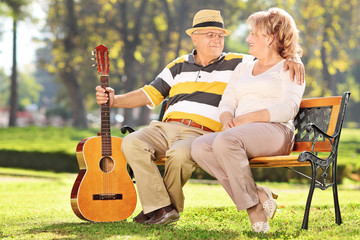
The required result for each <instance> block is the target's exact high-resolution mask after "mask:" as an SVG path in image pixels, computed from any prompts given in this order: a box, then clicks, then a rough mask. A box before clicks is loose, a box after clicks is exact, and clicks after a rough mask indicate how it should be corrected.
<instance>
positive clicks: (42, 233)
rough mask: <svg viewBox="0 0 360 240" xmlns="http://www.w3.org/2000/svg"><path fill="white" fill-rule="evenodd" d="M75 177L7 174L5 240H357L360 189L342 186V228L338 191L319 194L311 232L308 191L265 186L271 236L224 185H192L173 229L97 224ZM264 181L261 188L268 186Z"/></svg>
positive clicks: (2, 172)
mask: <svg viewBox="0 0 360 240" xmlns="http://www.w3.org/2000/svg"><path fill="white" fill-rule="evenodd" d="M75 178H76V174H64V173H63V174H56V173H51V172H38V171H30V170H19V169H9V168H0V192H1V201H0V238H1V239H267V238H269V239H358V238H359V237H360V228H359V225H360V215H359V214H358V209H359V208H360V201H359V200H360V184H359V183H358V182H357V183H356V182H349V181H350V180H346V181H347V182H346V184H343V185H341V186H340V189H339V198H340V206H341V213H342V218H343V224H341V225H340V226H338V225H336V224H335V220H334V209H333V202H332V193H331V190H327V191H321V190H319V189H316V191H315V194H314V199H313V203H312V208H311V212H310V223H309V230H307V231H306V230H300V227H301V223H302V218H303V212H304V208H305V207H304V205H305V202H306V197H307V193H308V187H307V185H299V184H287V183H266V185H267V186H269V187H271V188H272V189H273V190H274V191H276V192H277V193H279V195H280V196H279V199H278V200H277V203H278V205H279V209H278V211H277V213H276V215H275V218H274V219H273V220H272V221H271V222H270V225H271V231H270V233H268V234H265V235H264V234H255V233H253V232H252V231H251V228H250V223H249V220H248V217H247V214H246V212H245V211H240V212H237V211H236V208H235V206H234V204H233V203H232V202H231V199H230V198H229V197H228V196H227V194H226V193H225V191H224V190H223V189H222V187H221V186H220V185H217V184H214V185H206V184H195V183H188V184H186V185H185V187H184V191H185V196H186V200H185V211H184V212H183V213H182V214H181V218H180V221H179V222H178V223H176V224H171V225H168V226H145V225H140V224H136V223H134V222H132V220H131V219H132V217H133V216H134V215H136V214H137V213H138V212H139V211H140V210H141V208H140V204H139V203H138V205H137V208H136V210H135V212H134V214H133V216H132V217H131V218H129V219H127V220H125V221H122V222H115V223H91V222H85V221H82V220H80V219H78V218H77V217H76V216H75V214H74V213H73V212H72V210H71V207H70V191H71V188H72V185H73V183H74V181H75ZM261 184H262V183H260V184H259V185H261Z"/></svg>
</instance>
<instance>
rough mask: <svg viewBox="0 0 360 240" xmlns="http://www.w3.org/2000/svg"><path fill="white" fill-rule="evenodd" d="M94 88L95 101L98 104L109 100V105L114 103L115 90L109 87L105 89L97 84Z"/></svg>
mask: <svg viewBox="0 0 360 240" xmlns="http://www.w3.org/2000/svg"><path fill="white" fill-rule="evenodd" d="M95 90H96V102H97V104H99V105H102V104H105V103H107V101H108V100H109V106H110V107H112V106H113V105H114V95H115V91H114V89H112V88H111V87H107V88H106V90H105V89H104V88H102V87H101V86H97V87H96V88H95Z"/></svg>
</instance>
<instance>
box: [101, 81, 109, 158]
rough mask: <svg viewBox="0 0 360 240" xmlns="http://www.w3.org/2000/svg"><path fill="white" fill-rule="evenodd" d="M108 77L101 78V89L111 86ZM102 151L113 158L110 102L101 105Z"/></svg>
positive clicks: (104, 154)
mask: <svg viewBox="0 0 360 240" xmlns="http://www.w3.org/2000/svg"><path fill="white" fill-rule="evenodd" d="M108 78H109V77H108V76H101V77H100V81H101V87H103V88H106V87H108V85H109V81H108ZM100 135H101V151H102V155H103V156H111V154H112V152H111V132H110V107H109V102H107V103H105V104H102V105H101V133H100Z"/></svg>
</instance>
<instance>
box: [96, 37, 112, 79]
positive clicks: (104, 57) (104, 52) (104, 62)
mask: <svg viewBox="0 0 360 240" xmlns="http://www.w3.org/2000/svg"><path fill="white" fill-rule="evenodd" d="M93 53H94V52H93ZM94 54H95V59H96V63H97V71H98V73H99V75H100V76H108V75H109V50H108V48H107V47H105V46H104V45H102V44H100V45H99V46H97V47H95V53H94Z"/></svg>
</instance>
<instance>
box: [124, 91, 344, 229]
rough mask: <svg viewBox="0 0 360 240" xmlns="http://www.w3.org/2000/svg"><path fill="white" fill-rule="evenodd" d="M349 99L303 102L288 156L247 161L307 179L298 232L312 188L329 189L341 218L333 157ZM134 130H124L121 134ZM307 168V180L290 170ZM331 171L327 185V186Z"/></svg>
mask: <svg viewBox="0 0 360 240" xmlns="http://www.w3.org/2000/svg"><path fill="white" fill-rule="evenodd" d="M349 99H350V92H345V93H344V94H343V95H342V96H334V97H319V98H309V99H303V100H302V101H301V104H300V110H299V112H298V114H297V115H296V117H295V119H294V124H295V134H296V135H295V144H294V148H293V150H292V154H291V155H286V156H269V157H255V158H252V159H250V167H251V168H279V167H286V168H289V169H291V170H292V171H294V172H296V173H298V174H300V175H302V176H305V177H307V178H309V179H311V183H310V190H309V194H308V198H307V202H306V208H305V213H304V218H303V223H302V227H301V228H302V229H308V221H309V211H310V206H311V200H312V196H313V193H314V189H315V188H320V189H321V190H325V189H327V188H329V187H332V189H333V198H334V207H335V219H336V223H337V224H338V225H340V224H341V222H342V220H341V214H340V207H339V200H338V191H337V182H336V175H337V153H338V146H339V140H340V134H341V129H342V125H343V121H344V116H345V111H346V105H347V104H348V102H349ZM165 106H166V103H165V104H164V103H163V108H162V109H161V112H160V116H159V120H160V121H161V120H162V117H163V114H164V111H165ZM126 131H129V132H133V131H134V130H133V129H131V128H129V127H127V126H124V127H123V128H122V132H123V133H125V132H126ZM324 152H325V153H328V154H326V155H327V157H318V153H324ZM165 161H166V158H163V159H160V160H157V161H155V163H156V164H157V165H165ZM303 166H307V167H311V170H312V175H311V176H307V175H305V174H303V173H301V172H299V171H297V170H295V169H292V167H303ZM319 169H321V170H322V174H320V180H317V178H318V177H319V176H318V170H319ZM330 171H331V174H332V176H331V182H330V183H327V179H328V176H330V175H331V174H330Z"/></svg>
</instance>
